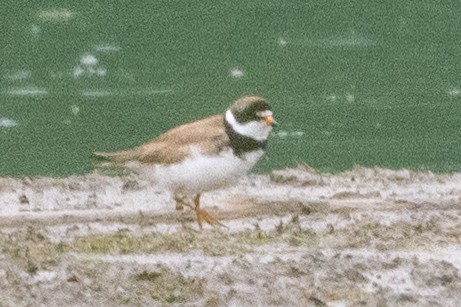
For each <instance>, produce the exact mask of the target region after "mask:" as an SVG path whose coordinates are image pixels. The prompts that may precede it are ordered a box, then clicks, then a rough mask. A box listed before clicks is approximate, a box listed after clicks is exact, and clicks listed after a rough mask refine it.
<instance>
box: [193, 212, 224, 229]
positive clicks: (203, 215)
mask: <svg viewBox="0 0 461 307" xmlns="http://www.w3.org/2000/svg"><path fill="white" fill-rule="evenodd" d="M195 213H196V214H197V222H198V225H199V226H200V229H203V224H202V222H203V221H205V222H207V223H208V224H210V225H212V226H216V225H219V226H222V227H225V228H229V227H227V226H226V225H224V224H223V223H221V222H220V221H219V220H218V219H217V218H216V217H214V216H213V215H211V214H209V213H208V212H207V211H205V210H203V209H201V208H197V207H196V208H195Z"/></svg>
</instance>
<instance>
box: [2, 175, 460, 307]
mask: <svg viewBox="0 0 461 307" xmlns="http://www.w3.org/2000/svg"><path fill="white" fill-rule="evenodd" d="M460 198H461V173H456V174H450V175H437V174H433V173H430V172H412V171H408V170H386V169H367V168H355V169H352V170H350V171H346V172H344V173H341V174H338V175H330V174H318V173H316V172H315V171H313V170H312V169H309V168H308V167H303V166H300V167H298V168H295V169H287V170H278V171H274V172H272V173H271V174H269V175H251V176H248V177H247V178H244V179H242V180H241V181H240V182H239V184H238V185H236V186H234V187H231V188H228V189H226V190H221V191H216V192H211V193H207V194H205V195H204V196H203V198H202V204H203V207H204V208H206V209H207V210H208V211H209V212H211V213H213V214H216V216H218V217H219V218H220V219H221V220H222V222H223V223H224V224H225V225H226V226H227V227H228V228H222V227H217V228H213V227H211V226H206V227H205V229H204V230H203V231H199V229H198V226H197V224H196V223H195V217H194V214H193V213H192V212H190V210H188V209H186V210H184V211H178V210H175V207H174V204H173V201H172V200H171V199H170V198H169V195H168V194H166V193H165V192H164V191H160V190H156V189H155V187H153V186H152V185H150V184H149V183H148V182H146V181H143V180H142V179H139V178H136V177H132V176H123V177H109V176H106V175H102V174H96V173H95V174H89V175H86V176H79V177H69V178H34V179H31V178H20V179H11V178H0V247H1V249H0V296H1V298H2V299H1V301H0V306H120V305H122V306H123V305H125V306H164V305H169V304H172V305H177V306H223V305H226V306H250V305H251V306H281V305H284V306H356V305H363V306H414V305H417V306H458V305H459V304H461V274H460V270H461V243H460V235H461V204H460V203H461V201H460Z"/></svg>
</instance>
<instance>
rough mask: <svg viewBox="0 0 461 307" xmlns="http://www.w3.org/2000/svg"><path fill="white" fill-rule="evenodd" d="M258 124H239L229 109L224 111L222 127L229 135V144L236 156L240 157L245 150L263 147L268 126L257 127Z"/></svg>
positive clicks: (250, 150) (249, 150) (267, 133)
mask: <svg viewBox="0 0 461 307" xmlns="http://www.w3.org/2000/svg"><path fill="white" fill-rule="evenodd" d="M258 124H259V123H257V122H254V123H253V122H250V123H246V124H241V123H239V122H237V120H236V119H235V117H234V115H233V114H232V112H231V111H230V110H228V111H227V112H226V116H225V117H224V127H225V129H226V133H227V136H228V137H229V142H230V146H231V148H232V150H233V151H234V153H235V154H236V155H237V156H239V157H240V156H241V155H243V154H245V153H247V152H252V151H256V150H259V149H265V147H266V143H267V136H268V135H269V133H270V128H269V129H268V127H259V126H258ZM265 130H266V131H265ZM267 130H268V131H267Z"/></svg>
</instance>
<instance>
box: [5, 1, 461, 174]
mask: <svg viewBox="0 0 461 307" xmlns="http://www.w3.org/2000/svg"><path fill="white" fill-rule="evenodd" d="M2 6H3V7H2V9H1V10H0V16H1V21H0V22H1V29H2V31H1V32H0V48H1V52H2V54H1V55H2V56H1V62H0V154H1V158H0V176H23V175H27V176H44V175H47V176H67V175H73V174H84V173H87V172H89V171H90V170H91V169H92V165H93V162H94V161H93V160H92V158H91V152H92V151H95V150H98V151H105V150H107V151H112V150H116V149H121V148H125V147H130V146H135V145H138V144H140V143H142V142H144V141H147V140H149V139H150V138H152V137H154V136H156V135H158V134H159V133H161V132H162V131H165V130H167V129H169V128H172V127H174V126H175V125H178V124H180V123H184V122H187V121H191V120H194V119H197V118H200V117H203V116H205V115H210V114H214V113H219V112H222V111H224V110H225V108H226V107H227V106H228V105H229V104H230V103H231V102H232V101H233V100H235V99H236V98H238V97H240V96H242V95H244V94H258V95H261V96H263V97H265V98H266V99H267V100H268V101H269V102H270V103H271V104H272V106H273V109H274V111H275V114H276V118H277V120H278V122H279V123H280V124H281V125H280V127H279V128H278V129H277V130H275V131H274V133H273V134H272V136H271V138H270V140H269V146H268V152H267V155H266V156H265V158H264V159H263V160H262V161H261V162H260V163H259V164H258V166H257V167H256V169H255V171H256V172H265V171H268V170H270V169H273V168H282V167H289V166H295V165H297V164H299V163H307V164H309V165H311V166H313V167H315V168H317V169H318V170H320V171H329V172H338V171H341V170H344V169H348V168H350V167H352V166H353V165H364V166H382V167H390V168H401V167H408V168H413V169H429V170H433V171H437V172H451V171H459V170H460V169H461V159H460V155H459V151H460V149H461V138H460V137H459V133H460V128H461V116H460V113H461V78H460V71H461V19H460V15H459V13H460V11H461V10H460V8H461V4H460V2H459V1H443V2H442V1H380V2H378V1H359V0H357V1H343V0H341V1H317V0H316V1H287V0H285V1H276V0H254V1H252V0H245V1H225V0H215V1H203V0H200V1H198V0H187V1H186V0H183V1H178V0H164V1H156V0H140V1H14V2H13V1H11V0H8V1H6V2H4V4H2Z"/></svg>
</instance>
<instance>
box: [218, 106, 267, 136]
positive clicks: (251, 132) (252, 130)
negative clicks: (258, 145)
mask: <svg viewBox="0 0 461 307" xmlns="http://www.w3.org/2000/svg"><path fill="white" fill-rule="evenodd" d="M266 112H270V113H269V115H272V112H271V111H264V112H262V113H264V114H265V113H266ZM269 115H265V116H269ZM226 121H227V123H229V125H231V127H232V129H234V131H235V132H237V133H238V134H241V135H244V136H248V137H250V138H252V139H255V140H257V141H265V140H267V137H268V136H269V134H270V133H271V131H272V127H271V126H267V125H266V124H265V123H264V121H250V122H247V123H244V124H240V123H239V122H238V121H237V120H236V119H235V117H234V115H233V114H232V112H231V111H230V110H227V111H226Z"/></svg>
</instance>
